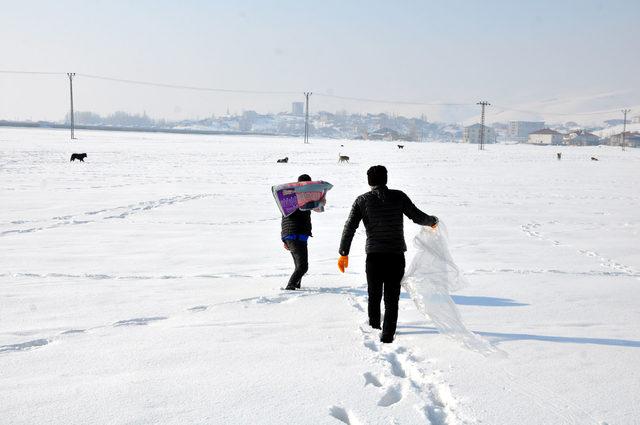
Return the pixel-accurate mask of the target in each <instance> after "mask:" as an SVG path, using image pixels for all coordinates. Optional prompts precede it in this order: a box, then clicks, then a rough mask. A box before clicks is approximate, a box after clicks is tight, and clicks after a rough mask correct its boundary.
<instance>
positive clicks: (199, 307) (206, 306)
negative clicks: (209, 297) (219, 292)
mask: <svg viewBox="0 0 640 425" xmlns="http://www.w3.org/2000/svg"><path fill="white" fill-rule="evenodd" d="M208 308H209V306H208V305H197V306H195V307H191V308H188V309H187V310H189V311H193V312H196V313H197V312H199V311H205V310H206V309H208Z"/></svg>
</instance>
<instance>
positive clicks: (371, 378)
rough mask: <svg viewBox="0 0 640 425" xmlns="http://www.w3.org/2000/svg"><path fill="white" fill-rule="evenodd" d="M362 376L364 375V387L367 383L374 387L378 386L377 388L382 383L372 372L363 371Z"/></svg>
mask: <svg viewBox="0 0 640 425" xmlns="http://www.w3.org/2000/svg"><path fill="white" fill-rule="evenodd" d="M362 376H363V377H364V386H365V387H366V386H367V385H373V386H374V387H378V388H380V387H381V386H382V383H381V382H380V380H379V379H378V377H377V376H376V375H374V374H373V373H371V372H365V373H364V374H363V375H362Z"/></svg>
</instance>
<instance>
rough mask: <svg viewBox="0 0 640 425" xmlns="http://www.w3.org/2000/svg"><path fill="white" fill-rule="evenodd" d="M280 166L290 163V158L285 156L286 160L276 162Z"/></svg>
mask: <svg viewBox="0 0 640 425" xmlns="http://www.w3.org/2000/svg"><path fill="white" fill-rule="evenodd" d="M276 162H277V163H278V164H286V163H287V162H289V157H288V156H285V157H284V158H281V159H279V160H278V161H276Z"/></svg>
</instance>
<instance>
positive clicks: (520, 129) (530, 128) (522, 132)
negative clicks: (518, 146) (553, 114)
mask: <svg viewBox="0 0 640 425" xmlns="http://www.w3.org/2000/svg"><path fill="white" fill-rule="evenodd" d="M543 128H544V121H509V133H508V137H509V140H511V141H514V142H520V143H524V142H527V141H528V140H529V134H531V133H533V132H534V131H538V130H542V129H543Z"/></svg>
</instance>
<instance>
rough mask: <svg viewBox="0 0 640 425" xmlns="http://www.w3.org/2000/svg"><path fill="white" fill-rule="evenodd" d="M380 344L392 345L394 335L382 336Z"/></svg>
mask: <svg viewBox="0 0 640 425" xmlns="http://www.w3.org/2000/svg"><path fill="white" fill-rule="evenodd" d="M380 342H383V343H385V344H391V343H392V342H393V335H385V334H382V335H380Z"/></svg>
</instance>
